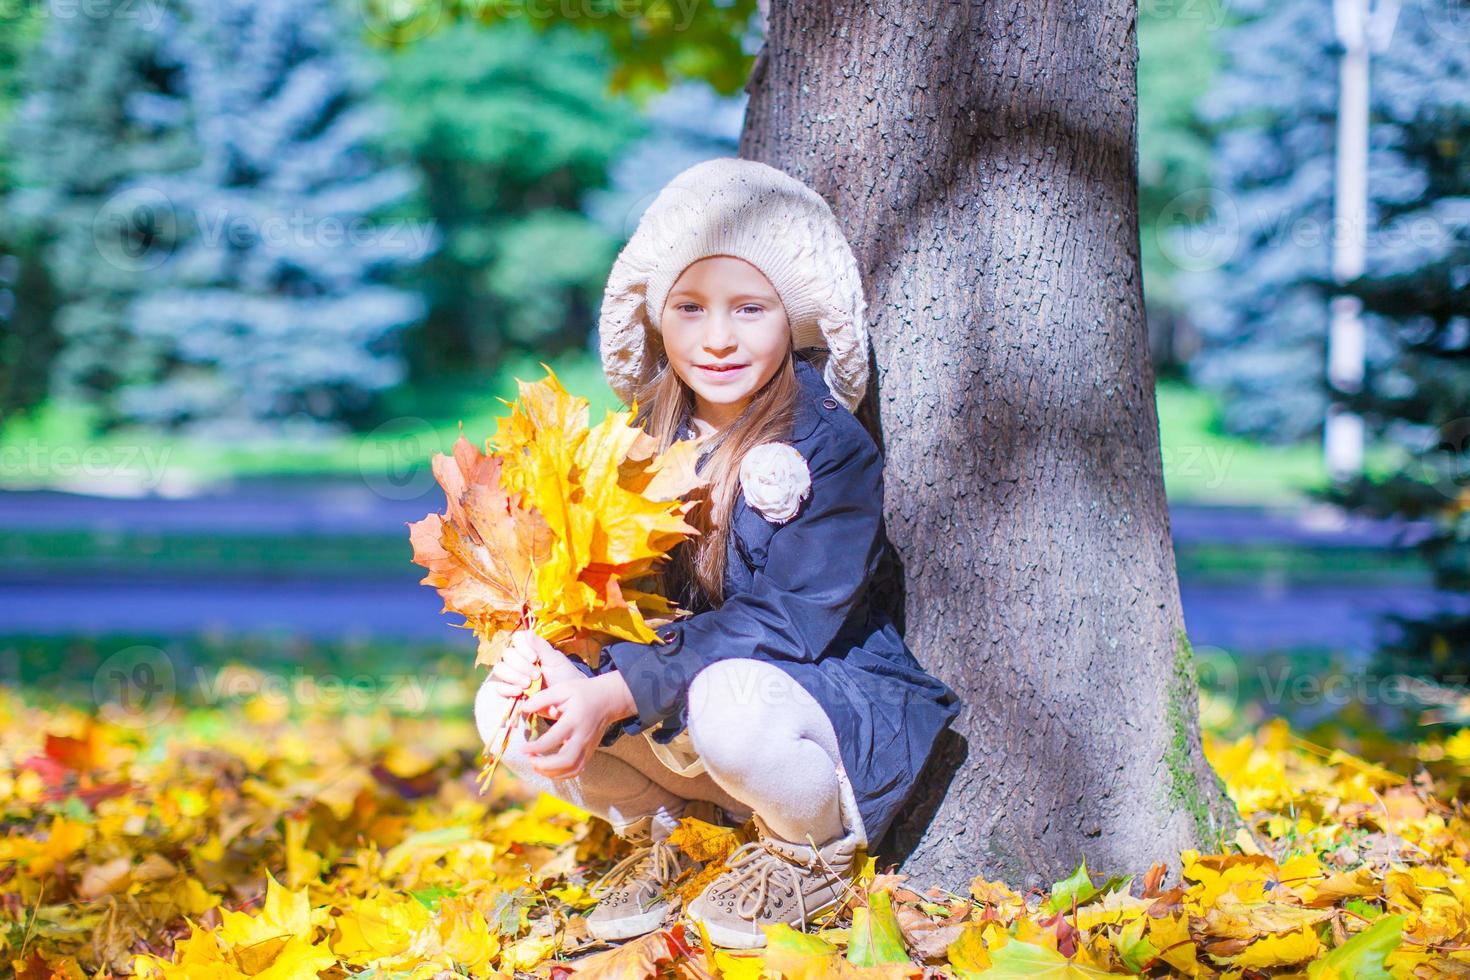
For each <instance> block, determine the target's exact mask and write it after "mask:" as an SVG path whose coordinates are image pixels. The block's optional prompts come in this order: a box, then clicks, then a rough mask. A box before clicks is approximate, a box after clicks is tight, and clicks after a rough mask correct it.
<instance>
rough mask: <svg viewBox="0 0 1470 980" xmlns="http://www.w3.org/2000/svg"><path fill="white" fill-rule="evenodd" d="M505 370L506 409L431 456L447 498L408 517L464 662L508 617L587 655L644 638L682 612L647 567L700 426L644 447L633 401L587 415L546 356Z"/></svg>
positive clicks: (671, 520)
mask: <svg viewBox="0 0 1470 980" xmlns="http://www.w3.org/2000/svg"><path fill="white" fill-rule="evenodd" d="M541 366H542V367H543V368H545V370H546V374H547V377H546V378H545V379H544V380H541V381H538V382H536V383H534V384H528V383H526V382H524V381H521V380H520V379H517V380H516V384H517V385H518V386H519V390H520V394H519V397H518V398H517V400H516V401H515V402H513V403H512V402H507V401H505V399H499V400H500V402H501V403H502V404H504V405H508V406H509V407H510V410H511V412H510V415H509V416H502V417H501V418H500V419H499V420H498V421H497V426H496V431H495V435H494V436H492V437H491V438H490V439H489V440H488V441H487V443H486V450H487V452H484V453H482V452H481V451H480V450H478V449H476V448H475V446H474V445H473V444H472V443H471V442H470V441H469V440H468V439H466V438H465V437H464V435H463V434H462V433H461V435H460V437H459V440H458V441H457V442H456V443H455V445H454V450H453V455H451V456H445V455H444V454H442V453H436V454H435V455H434V458H433V461H432V465H433V471H434V476H435V478H436V479H437V480H438V481H439V485H440V486H441V487H443V488H444V494H445V497H446V498H447V504H448V506H447V509H446V511H445V513H443V514H430V515H428V516H427V517H425V518H424V519H423V520H421V521H417V522H415V523H413V524H410V525H409V539H410V541H411V542H412V544H413V560H414V562H415V563H417V564H419V565H423V566H424V567H426V568H427V569H428V570H429V572H428V574H427V575H425V576H424V578H423V579H422V583H423V584H424V585H432V586H434V587H435V588H436V589H438V591H439V594H440V595H441V596H442V597H443V598H444V611H445V612H452V613H457V614H459V615H461V616H463V617H464V619H465V621H464V623H463V626H464V628H466V629H469V630H472V631H473V632H474V634H475V636H476V637H477V638H478V640H479V645H478V653H477V656H476V658H475V665H476V666H480V665H485V666H492V665H493V664H494V663H495V662H496V660H497V659H498V658H499V657H500V655H501V653H502V652H503V651H504V650H505V648H506V646H507V644H509V642H510V639H511V636H512V635H513V634H514V633H515V632H516V631H517V630H520V629H528V630H532V631H534V632H535V633H536V634H538V635H539V636H541V637H543V638H544V639H545V640H546V641H547V642H549V643H550V644H551V645H552V646H555V647H556V648H557V649H559V650H561V651H562V652H563V653H566V654H568V655H569V656H580V657H582V658H583V659H584V660H585V661H586V662H588V663H589V664H595V663H596V662H597V658H598V656H599V653H600V651H601V648H602V646H603V645H604V644H605V643H609V642H612V641H613V640H617V639H624V640H634V641H636V642H639V643H653V642H656V636H655V634H654V630H655V628H657V627H659V626H662V625H664V624H666V623H669V622H672V621H673V620H674V619H676V618H678V617H680V616H682V615H686V614H687V612H688V611H687V610H684V609H679V608H678V607H677V606H675V605H673V604H672V603H671V602H670V600H669V599H667V598H666V597H664V596H663V595H660V594H659V593H658V591H657V589H656V587H655V581H654V579H653V576H654V575H655V573H656V571H657V566H658V564H659V563H660V562H663V561H665V560H667V558H668V555H669V552H671V551H672V550H673V549H674V547H675V546H676V545H678V544H679V542H681V541H683V540H685V539H686V538H689V537H691V536H694V535H696V534H698V531H696V530H695V528H694V527H692V526H691V525H690V524H689V523H687V522H686V521H685V517H687V516H688V514H689V511H690V510H691V509H692V508H693V507H695V506H696V505H697V504H698V503H699V502H700V500H701V499H703V497H704V495H705V494H704V491H706V490H707V489H708V483H707V481H705V480H703V479H701V478H700V477H698V476H697V475H696V474H695V472H694V463H695V460H696V457H697V452H698V450H699V447H700V445H701V444H702V442H703V440H702V439H688V440H684V441H681V442H677V443H675V444H674V445H673V446H671V447H670V448H669V449H668V450H667V451H666V452H664V453H658V452H657V444H656V442H655V440H654V439H653V437H652V436H650V435H648V433H646V432H645V431H643V429H642V428H639V427H637V426H635V425H634V424H633V419H634V418H635V417H636V415H637V411H638V405H637V403H636V402H635V403H634V404H633V406H632V408H631V410H629V411H626V412H611V411H610V412H608V413H607V417H606V418H604V419H603V421H602V422H601V423H599V424H598V425H597V426H596V427H589V426H588V402H587V400H586V399H584V398H576V397H573V396H572V395H569V394H568V393H567V391H566V390H565V389H564V388H563V387H562V385H561V382H560V381H559V380H557V377H556V375H555V374H554V373H553V372H552V370H551V368H549V367H547V366H546V365H545V364H542V365H541ZM540 683H541V681H540V679H538V680H536V681H533V682H532V685H531V687H530V688H528V689H527V690H526V691H524V692H522V694H521V695H520V696H518V697H517V698H516V699H515V701H513V702H512V703H511V705H510V706H509V710H508V711H507V713H506V717H505V720H504V721H503V722H502V723H501V725H500V728H499V730H498V732H497V734H496V736H495V737H494V738H493V739H492V740H491V743H490V744H487V745H486V746H485V756H486V763H485V766H484V768H483V769H482V770H481V772H480V781H479V783H480V788H481V790H483V789H484V787H485V786H486V785H488V784H489V782H490V780H491V779H492V778H493V777H494V774H495V770H496V768H497V767H498V765H499V763H500V758H501V756H502V755H503V754H504V752H505V747H506V745H507V744H508V742H509V740H510V734H511V731H512V727H511V726H512V724H513V721H514V718H515V713H516V707H517V705H518V704H519V703H520V701H521V700H523V699H524V697H525V696H526V695H528V694H530V693H532V692H533V691H534V690H537V689H538V688H539V685H540Z"/></svg>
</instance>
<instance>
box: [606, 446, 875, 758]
mask: <svg viewBox="0 0 1470 980" xmlns="http://www.w3.org/2000/svg"><path fill="white" fill-rule="evenodd" d="M809 465H810V469H811V478H812V486H811V494H810V496H809V497H808V498H807V499H806V500H805V501H803V503H802V506H801V510H800V511H798V513H797V515H796V516H795V517H793V518H792V519H791V520H790V521H788V522H786V523H785V524H782V525H780V526H779V527H777V528H776V530H775V531H774V532H772V534H771V538H770V541H769V543H768V545H767V560H766V564H765V567H764V568H763V569H759V570H757V571H756V572H755V576H754V582H753V583H752V584H751V586H750V588H749V589H748V590H745V591H742V592H739V593H736V594H734V595H729V596H726V597H725V601H724V603H723V604H722V605H720V606H719V608H716V609H709V610H706V611H704V612H700V613H697V614H695V615H693V616H690V617H688V618H686V619H682V620H678V621H676V622H674V623H670V624H668V625H666V626H661V627H659V629H658V635H659V636H660V637H661V638H662V639H664V640H665V642H663V643H657V644H649V643H636V642H633V641H628V640H622V641H618V642H615V643H611V644H608V645H607V646H606V647H604V648H603V650H604V653H605V655H606V657H607V658H608V659H609V660H610V661H611V663H612V665H613V666H614V667H615V668H616V669H617V670H618V671H619V672H620V673H621V674H622V676H623V680H624V681H625V682H626V683H627V685H628V689H629V690H630V691H631V692H632V694H633V701H634V703H635V704H636V705H637V708H638V714H637V715H636V716H635V717H633V718H628V719H624V720H623V721H622V722H621V723H620V724H621V726H622V728H621V731H622V732H623V733H625V734H630V735H631V734H637V733H638V732H640V731H642V730H643V729H645V728H651V727H653V726H655V725H658V724H660V723H661V722H663V721H664V720H665V719H667V718H669V717H670V716H671V715H673V714H674V713H676V712H679V711H680V710H681V707H682V705H683V703H684V700H685V696H686V694H687V693H688V690H689V684H690V682H691V681H692V680H693V679H694V675H695V674H697V673H699V671H700V670H701V669H702V668H704V667H706V666H708V665H709V664H711V663H714V662H715V661H717V660H724V659H727V658H730V657H754V658H756V659H758V660H768V661H808V662H810V661H815V660H817V659H818V658H820V657H821V656H822V655H823V654H824V653H826V652H827V649H828V647H829V646H830V645H831V644H832V641H833V640H834V639H835V638H836V637H837V635H838V633H839V632H840V631H841V629H842V627H843V625H844V624H845V623H846V622H847V620H848V617H849V615H850V614H851V613H852V611H853V610H854V608H856V607H857V606H858V604H859V603H861V602H862V601H863V599H864V598H865V592H866V589H867V586H868V580H869V577H870V575H871V574H872V571H873V569H874V568H875V567H876V564H877V558H878V556H879V553H880V549H881V546H882V545H881V540H880V532H881V521H882V509H883V460H882V456H881V454H880V453H879V452H878V447H877V445H876V444H874V443H873V441H872V439H871V438H869V437H868V436H867V434H866V433H865V432H864V433H861V435H857V434H853V435H847V434H844V435H842V436H839V437H837V438H832V439H828V440H824V441H823V442H822V443H821V444H820V445H819V446H818V448H817V451H816V452H815V453H813V458H812V459H811V460H810V461H809Z"/></svg>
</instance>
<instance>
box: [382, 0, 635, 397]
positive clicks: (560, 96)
mask: <svg viewBox="0 0 1470 980" xmlns="http://www.w3.org/2000/svg"><path fill="white" fill-rule="evenodd" d="M607 47H608V45H607V41H606V39H605V38H604V37H602V36H601V35H599V34H596V33H588V32H577V31H573V30H572V29H571V28H568V27H564V26H563V27H557V28H553V29H550V30H534V29H532V28H531V27H530V26H528V25H527V24H526V23H525V22H524V21H521V20H505V21H500V22H497V23H494V24H492V25H489V26H481V25H477V24H470V23H457V24H451V25H449V26H448V27H446V28H445V29H443V30H442V31H438V32H435V33H433V34H430V35H429V36H427V37H425V38H423V39H421V40H418V41H415V42H414V43H412V44H409V45H407V46H405V47H404V48H402V49H400V50H397V51H392V52H389V53H388V54H387V55H386V56H385V64H386V71H387V78H386V83H385V85H384V92H385V94H386V96H387V98H388V99H389V100H390V101H391V102H392V103H393V105H394V108H395V112H394V116H395V123H396V125H395V127H394V129H393V131H392V133H391V135H390V137H389V138H388V140H387V142H388V144H389V146H390V147H392V148H393V149H394V150H395V151H399V152H402V153H405V154H407V155H410V156H411V157H412V159H413V160H414V161H415V162H416V163H417V165H418V167H419V169H420V170H421V171H422V172H423V174H424V176H425V181H424V184H423V194H422V198H421V202H420V207H421V208H422V213H423V214H424V215H426V216H427V217H430V218H432V220H433V221H434V223H435V225H436V227H437V228H438V229H439V230H440V232H441V234H442V236H443V247H442V248H441V249H440V250H439V252H438V253H437V254H436V255H435V256H434V257H433V258H432V259H431V260H430V261H429V262H428V263H427V264H426V266H425V269H424V271H423V274H422V275H421V277H420V280H421V282H423V284H424V286H425V288H426V290H427V292H428V295H429V315H428V318H427V320H426V321H425V323H424V326H423V327H422V329H421V331H420V332H418V333H417V334H416V335H415V336H414V338H413V342H412V343H411V344H410V352H411V357H412V359H413V367H414V370H415V373H416V374H417V375H418V376H419V377H422V378H433V377H438V376H441V375H442V374H443V373H444V372H446V371H469V372H483V371H485V370H491V369H493V368H494V367H495V366H496V364H497V363H498V362H499V360H500V359H501V357H502V356H503V355H504V354H505V353H506V352H507V351H510V350H518V351H534V352H536V353H537V354H541V355H554V354H556V353H558V352H560V351H563V350H567V349H573V348H580V347H583V346H585V344H586V340H587V336H588V334H589V333H590V332H592V331H593V330H594V329H595V323H596V313H597V309H598V307H599V305H600V303H601V297H602V289H603V285H604V283H605V280H606V277H607V270H608V267H609V266H610V265H611V264H612V261H613V259H614V257H615V256H616V254H617V248H618V246H619V244H620V243H619V242H618V241H616V240H615V239H614V238H613V237H611V236H610V235H609V234H608V232H607V231H605V230H604V229H602V228H600V227H599V226H598V225H597V224H596V223H594V222H593V221H592V220H590V219H589V218H588V217H587V216H586V215H585V214H584V210H585V205H586V198H587V196H588V194H589V192H592V191H595V190H597V189H600V188H603V187H606V186H607V184H608V172H609V168H610V167H611V165H612V163H613V162H614V161H615V160H616V158H617V157H618V155H619V154H620V153H621V152H622V151H623V150H624V148H625V147H626V146H627V145H628V144H629V143H630V142H631V141H632V140H634V139H636V138H637V137H638V136H640V135H641V134H642V133H643V132H644V126H643V124H642V123H641V122H640V121H639V120H638V119H637V117H636V115H635V114H634V112H633V107H632V106H631V104H630V103H628V102H627V100H625V99H622V98H618V97H615V96H610V95H609V94H608V86H609V76H610V74H611V71H612V68H611V56H610V55H609V53H608V50H607Z"/></svg>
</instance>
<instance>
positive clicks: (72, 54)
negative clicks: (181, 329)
mask: <svg viewBox="0 0 1470 980" xmlns="http://www.w3.org/2000/svg"><path fill="white" fill-rule="evenodd" d="M174 13H175V11H174V8H173V7H172V6H171V5H170V4H169V3H165V2H160V3H155V4H136V3H130V2H127V0H97V2H96V3H93V4H89V5H88V6H87V8H86V10H85V11H82V10H80V9H78V10H74V11H73V12H72V15H71V16H43V17H42V21H43V22H44V23H43V28H44V30H43V33H42V36H41V37H40V39H39V40H38V41H37V43H36V46H35V48H34V49H33V50H32V51H31V52H30V55H29V57H28V58H27V59H26V64H25V68H24V71H23V73H22V76H21V79H20V91H21V92H23V93H24V98H23V100H22V101H21V102H20V104H19V106H18V107H17V109H16V114H15V118H14V120H13V123H12V125H11V126H10V127H9V128H8V131H7V147H8V149H9V153H10V163H11V168H10V172H9V177H10V180H11V182H12V186H11V187H10V188H9V194H8V195H7V197H6V201H5V205H6V206H5V208H4V210H5V212H6V214H7V217H8V219H9V220H8V221H7V223H6V230H7V233H9V234H10V235H12V236H13V237H14V238H15V239H17V240H20V241H23V242H28V243H33V244H34V247H35V249H36V250H37V251H36V254H39V255H40V257H41V259H42V261H43V262H44V275H43V274H41V273H40V271H39V270H37V269H36V268H35V266H34V265H33V264H32V263H22V264H21V268H19V269H17V270H15V275H16V277H17V279H18V280H21V282H20V283H19V284H20V285H22V286H24V285H25V284H30V285H33V286H35V287H36V288H35V289H34V290H32V291H31V293H30V295H29V296H27V295H26V291H25V289H24V288H23V289H22V290H21V295H20V297H19V298H20V300H21V303H20V305H19V308H18V312H20V313H22V314H23V315H25V316H26V317H27V318H28V319H27V320H26V321H25V322H26V323H27V324H28V327H27V330H26V333H27V336H25V337H23V338H22V341H21V346H23V347H24V348H25V350H26V352H27V353H25V354H22V355H20V356H21V357H22V358H23V360H24V363H27V364H29V365H31V367H32V368H36V369H37V370H39V369H40V367H39V366H40V363H41V362H43V361H44V360H46V358H45V356H44V353H43V352H44V351H45V348H46V346H47V345H49V344H50V343H52V340H51V337H50V333H49V331H50V330H51V329H52V326H54V330H55V342H58V343H59V344H60V350H59V351H57V352H56V357H55V362H54V364H52V365H51V368H50V377H49V381H48V387H49V390H50V393H51V394H54V395H58V396H60V397H62V398H71V399H76V400H101V401H103V402H104V403H107V402H108V401H110V399H111V398H112V396H113V395H114V394H115V393H116V392H117V390H118V389H119V388H120V387H122V386H124V385H126V384H128V383H131V382H134V381H136V380H139V379H142V378H147V377H151V376H153V375H154V374H155V373H156V372H157V371H158V370H159V369H160V366H161V364H162V352H161V351H160V350H159V349H158V348H157V346H156V345H155V344H154V343H153V342H152V341H150V340H148V339H146V338H141V337H138V336H136V335H135V334H133V333H132V332H131V331H130V330H129V329H128V325H127V312H126V311H127V307H128V304H129V303H130V302H131V301H132V299H133V298H134V297H135V296H136V295H138V294H139V293H140V292H141V291H143V290H146V289H147V288H149V286H150V282H151V280H150V272H149V268H148V266H149V262H148V258H149V256H150V253H151V252H152V250H153V246H154V244H155V242H156V236H157V234H158V232H159V230H160V229H159V227H158V224H157V221H158V219H159V217H160V215H159V213H158V212H157V211H156V209H154V208H152V207H150V206H149V201H148V200H147V199H146V198H143V197H138V196H136V195H131V194H129V193H126V192H124V190H123V189H124V188H125V187H126V186H128V185H129V184H130V183H131V182H132V181H134V180H136V179H138V178H139V177H140V175H144V174H153V173H157V172H159V171H160V170H167V169H170V168H176V167H181V166H183V165H185V164H186V163H187V161H188V160H189V159H190V156H191V152H192V151H191V150H190V140H189V137H188V134H187V132H186V131H185V130H184V129H183V128H182V127H181V126H180V125H179V116H180V110H181V107H180V105H179V101H178V98H179V97H178V93H179V84H180V81H179V72H180V66H179V65H178V64H177V63H175V62H172V61H170V60H169V59H168V58H167V57H166V56H165V55H163V54H162V53H161V52H160V49H159V43H158V39H159V37H160V32H162V31H166V30H167V29H168V26H167V25H168V24H169V23H171V22H172V19H173V17H174ZM48 280H49V282H50V283H52V284H54V289H55V294H56V295H55V297H54V300H48V298H47V297H46V296H45V291H46V290H45V286H46V283H47V281H48ZM46 307H49V308H46ZM38 316H39V317H41V318H42V320H40V321H38V320H37V319H36V317H38ZM45 319H49V320H50V321H51V324H50V325H47V324H46V323H45V322H44V320H45ZM33 345H34V346H33ZM7 363H14V362H9V361H7ZM37 396H38V393H37V392H35V391H31V392H30V393H29V394H28V395H25V396H22V397H21V398H20V400H21V401H26V402H30V401H33V400H34V398H35V397H37ZM117 420H118V417H117V416H116V415H115V414H113V413H110V412H108V413H104V416H103V418H102V420H101V421H102V423H103V424H104V425H108V424H111V423H113V422H116V421H117Z"/></svg>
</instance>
